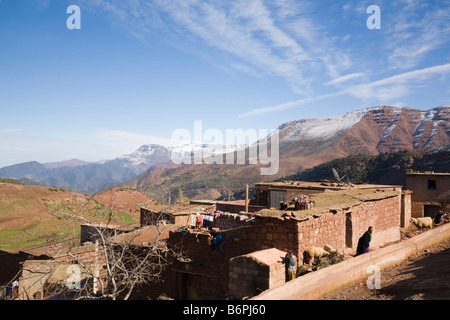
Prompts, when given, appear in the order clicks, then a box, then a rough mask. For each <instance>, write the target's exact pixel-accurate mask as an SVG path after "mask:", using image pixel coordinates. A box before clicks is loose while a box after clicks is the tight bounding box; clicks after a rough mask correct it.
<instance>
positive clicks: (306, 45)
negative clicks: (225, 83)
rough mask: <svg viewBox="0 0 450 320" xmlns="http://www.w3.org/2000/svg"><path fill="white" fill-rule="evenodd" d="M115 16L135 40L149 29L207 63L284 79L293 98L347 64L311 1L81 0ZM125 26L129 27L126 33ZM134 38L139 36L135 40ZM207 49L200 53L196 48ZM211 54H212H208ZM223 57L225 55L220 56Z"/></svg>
mask: <svg viewBox="0 0 450 320" xmlns="http://www.w3.org/2000/svg"><path fill="white" fill-rule="evenodd" d="M85 3H86V5H88V6H96V7H100V8H102V9H103V10H104V11H106V12H108V13H109V14H112V15H114V16H116V17H118V19H119V20H121V21H122V22H127V23H126V24H125V25H126V26H127V28H128V29H130V30H131V29H132V31H130V32H131V33H133V34H135V35H137V34H139V33H140V36H141V37H144V36H145V34H146V33H147V32H148V31H149V30H151V29H152V28H153V29H159V30H164V31H169V32H168V33H167V34H169V36H168V37H169V39H168V41H170V42H171V43H173V44H174V45H176V46H179V47H180V48H186V50H189V51H192V52H196V51H197V52H198V51H201V53H199V54H200V55H205V54H206V51H208V53H207V54H208V55H211V56H212V57H213V58H210V61H214V55H215V54H217V56H216V58H217V59H215V61H216V63H219V62H218V60H219V58H220V63H221V64H223V65H227V66H228V67H229V68H233V69H234V70H238V71H240V72H245V73H250V74H253V75H262V74H263V75H270V76H276V77H280V78H282V79H284V80H285V81H286V82H287V83H288V84H289V85H290V87H291V88H292V90H293V92H295V93H298V94H304V95H308V94H312V93H313V91H312V89H311V83H312V82H313V81H314V80H315V79H314V76H313V73H312V72H311V69H314V70H316V71H319V72H321V73H328V74H329V75H330V76H331V77H337V76H339V73H340V72H341V71H342V70H345V69H347V68H348V67H349V65H350V64H351V59H350V58H349V57H348V56H347V54H346V53H345V52H344V51H343V50H341V49H340V48H338V47H337V46H336V45H335V44H334V42H333V41H332V40H331V38H329V36H328V35H327V32H326V31H325V30H324V29H323V27H322V24H323V21H322V20H321V17H320V16H317V14H316V13H314V11H315V10H316V9H317V8H316V6H317V4H315V3H314V2H312V1H306V0H305V1H301V2H298V1H291V0H279V1H276V2H272V1H264V0H249V1H197V0H176V1H175V0H173V1H170V0H155V1H152V2H151V3H149V2H147V1H142V0H134V1H127V2H125V1H117V0H96V1H94V2H92V1H85ZM130 25H134V28H131V27H130ZM137 37H139V36H137ZM206 47H208V48H209V50H201V49H197V48H203V49H205V48H206ZM211 49H213V50H211ZM223 53H225V54H226V56H224V55H223Z"/></svg>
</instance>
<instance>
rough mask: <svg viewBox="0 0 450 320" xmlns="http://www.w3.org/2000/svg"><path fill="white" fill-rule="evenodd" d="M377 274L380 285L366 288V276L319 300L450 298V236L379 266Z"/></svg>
mask: <svg viewBox="0 0 450 320" xmlns="http://www.w3.org/2000/svg"><path fill="white" fill-rule="evenodd" d="M380 275H381V286H380V289H372V290H370V289H368V287H367V278H365V279H362V280H360V281H358V282H355V283H353V284H350V285H347V286H346V287H343V288H342V289H340V290H338V291H335V292H333V293H330V294H328V295H325V296H324V297H322V299H321V300H450V239H447V240H445V241H443V242H440V243H438V244H435V245H433V246H431V247H428V248H427V249H425V250H421V251H420V252H418V253H416V254H414V255H412V256H410V257H409V258H408V259H407V260H405V261H403V262H402V263H401V264H398V265H396V266H392V267H389V268H386V269H384V270H382V271H381V273H380Z"/></svg>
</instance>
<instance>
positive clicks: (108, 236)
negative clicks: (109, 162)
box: [47, 202, 181, 300]
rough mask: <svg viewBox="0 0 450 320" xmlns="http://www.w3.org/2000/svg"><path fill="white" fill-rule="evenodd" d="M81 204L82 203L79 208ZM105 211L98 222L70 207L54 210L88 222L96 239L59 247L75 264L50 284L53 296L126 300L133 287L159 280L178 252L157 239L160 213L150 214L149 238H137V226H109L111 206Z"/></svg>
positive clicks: (67, 216)
mask: <svg viewBox="0 0 450 320" xmlns="http://www.w3.org/2000/svg"><path fill="white" fill-rule="evenodd" d="M77 203H79V202H77ZM79 205H80V203H79ZM84 206H85V204H84V203H83V205H80V208H83V207H84ZM108 211H109V217H108V219H107V223H101V224H98V223H95V222H92V221H90V220H89V219H88V218H87V217H86V216H82V215H76V214H74V213H72V212H71V211H64V212H62V211H61V210H60V211H58V215H59V216H60V218H64V217H65V218H67V219H69V220H78V221H79V222H81V223H82V224H84V225H87V226H89V228H90V229H91V230H93V233H94V235H93V236H94V237H95V238H96V240H95V245H94V244H91V245H90V246H83V247H80V248H78V250H74V249H73V248H65V249H63V251H64V252H65V254H66V258H65V260H66V261H69V262H70V263H71V265H75V266H76V267H73V269H74V270H75V271H74V274H73V275H71V276H70V277H69V278H70V279H67V281H66V282H60V283H58V284H57V285H56V284H55V285H53V288H52V289H51V290H50V291H51V294H52V295H53V296H59V297H64V298H68V299H112V300H117V299H125V300H127V299H129V298H130V296H131V295H132V293H133V291H134V290H135V289H136V287H138V286H142V285H145V284H150V283H154V282H158V281H160V280H161V275H162V273H163V271H164V270H165V269H166V268H167V266H168V265H169V264H170V263H171V261H173V260H172V259H175V258H177V257H179V256H181V255H180V253H178V252H175V250H173V249H169V248H168V247H167V244H166V242H165V241H164V240H163V239H161V234H162V230H161V228H162V224H160V223H159V220H161V215H159V216H154V217H153V219H154V221H153V222H152V226H151V227H150V229H151V234H152V237H151V238H150V240H148V237H146V240H147V241H145V242H141V240H139V236H140V235H141V231H142V230H141V229H138V228H134V229H132V230H123V229H120V228H113V227H111V226H110V222H111V216H112V214H113V212H114V210H112V209H111V208H109V210H108ZM147 229H149V228H147ZM147 231H148V230H147ZM76 268H79V269H76ZM47 291H49V290H48V289H47Z"/></svg>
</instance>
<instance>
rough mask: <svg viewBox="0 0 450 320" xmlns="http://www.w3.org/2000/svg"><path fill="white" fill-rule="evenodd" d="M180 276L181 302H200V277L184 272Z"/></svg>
mask: <svg viewBox="0 0 450 320" xmlns="http://www.w3.org/2000/svg"><path fill="white" fill-rule="evenodd" d="M180 276H181V288H180V298H181V300H202V290H201V289H202V287H201V277H200V276H199V275H195V274H190V273H184V272H182V273H180Z"/></svg>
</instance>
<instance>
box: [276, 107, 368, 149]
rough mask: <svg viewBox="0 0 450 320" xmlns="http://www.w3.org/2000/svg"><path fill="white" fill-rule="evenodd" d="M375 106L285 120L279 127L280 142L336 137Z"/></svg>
mask: <svg viewBox="0 0 450 320" xmlns="http://www.w3.org/2000/svg"><path fill="white" fill-rule="evenodd" d="M375 108H377V107H375ZM375 108H370V109H364V110H357V111H353V112H349V113H345V114H342V115H338V116H331V117H324V118H316V119H302V120H295V121H291V122H287V123H285V124H283V125H281V126H280V127H279V129H280V133H281V136H280V143H283V142H290V141H300V140H316V139H321V140H322V139H329V138H333V137H336V135H337V134H339V133H342V132H345V131H347V130H348V129H350V128H351V127H352V126H353V125H354V124H356V123H358V122H359V121H360V120H361V118H362V117H363V116H364V115H366V114H367V112H369V110H371V109H375Z"/></svg>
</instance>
